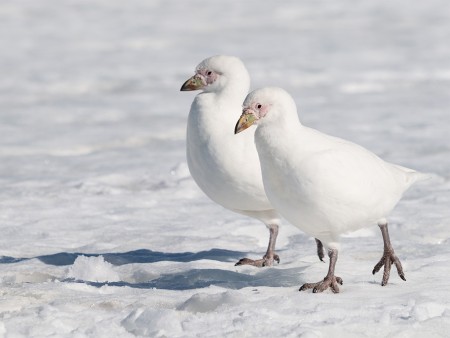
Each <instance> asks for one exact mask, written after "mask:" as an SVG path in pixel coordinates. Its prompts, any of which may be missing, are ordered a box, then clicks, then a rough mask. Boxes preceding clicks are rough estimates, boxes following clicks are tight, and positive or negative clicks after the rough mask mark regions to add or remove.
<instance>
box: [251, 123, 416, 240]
mask: <svg viewBox="0 0 450 338" xmlns="http://www.w3.org/2000/svg"><path fill="white" fill-rule="evenodd" d="M276 130H277V129H276V128H272V130H271V133H272V135H271V138H270V140H271V141H270V142H269V143H267V142H264V141H262V140H261V139H260V140H258V137H257V146H258V149H259V151H260V157H261V162H262V167H263V176H264V184H265V185H266V191H267V195H268V197H269V199H270V200H271V202H272V204H273V205H274V206H275V208H277V209H279V211H280V212H281V214H282V215H283V216H284V217H286V218H287V219H288V220H289V221H290V222H292V223H294V224H295V225H297V226H299V227H300V228H302V229H303V230H304V231H306V232H309V233H312V234H313V235H314V234H316V236H318V237H319V238H320V235H319V233H320V232H323V231H325V229H333V231H334V232H335V233H336V234H339V233H343V232H346V231H351V230H356V229H358V228H360V227H363V226H367V225H368V223H372V222H376V221H377V220H378V219H380V218H382V217H385V216H387V214H388V213H389V212H390V211H391V210H392V209H393V208H394V206H395V205H396V203H397V202H398V201H399V199H400V198H401V196H402V194H403V193H404V191H406V189H407V188H409V186H410V185H411V184H412V183H413V182H414V179H415V177H416V176H417V174H416V173H415V172H414V171H412V170H409V169H406V168H403V167H400V166H396V165H393V164H390V163H387V162H385V161H383V160H382V159H380V158H379V157H378V156H376V155H375V154H373V153H371V152H370V151H368V150H366V149H364V148H363V147H361V146H359V145H357V144H354V143H351V142H349V141H345V140H343V139H339V138H336V137H332V136H329V135H326V134H323V133H321V132H319V131H317V130H314V129H311V128H306V127H303V126H301V125H298V128H296V129H293V128H290V130H284V132H283V133H281V129H280V135H279V137H276V136H275V135H273V133H274V131H275V132H276ZM257 133H258V131H257ZM259 134H261V133H259ZM261 142H262V143H265V144H259V145H258V143H261ZM261 152H262V153H263V155H262V156H261ZM264 153H266V156H264ZM269 153H271V154H269ZM273 154H277V156H278V159H274V155H273Z"/></svg>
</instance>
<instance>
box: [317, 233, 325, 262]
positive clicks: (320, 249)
mask: <svg viewBox="0 0 450 338" xmlns="http://www.w3.org/2000/svg"><path fill="white" fill-rule="evenodd" d="M315 240H316V245H317V256H319V259H320V260H321V261H322V262H324V260H323V258H324V257H325V253H324V252H323V244H322V242H321V241H320V240H319V239H317V238H315Z"/></svg>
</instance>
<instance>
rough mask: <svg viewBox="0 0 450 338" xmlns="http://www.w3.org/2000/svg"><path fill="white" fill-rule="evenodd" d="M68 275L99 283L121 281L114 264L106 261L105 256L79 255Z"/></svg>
mask: <svg viewBox="0 0 450 338" xmlns="http://www.w3.org/2000/svg"><path fill="white" fill-rule="evenodd" d="M67 277H69V278H74V279H75V280H83V281H89V282H97V283H103V282H118V281H120V277H119V275H118V273H117V272H115V271H114V269H113V265H112V264H110V263H108V262H105V259H104V258H103V256H97V257H87V256H78V257H77V259H76V260H75V262H73V265H72V266H71V267H70V268H69V271H68V275H67Z"/></svg>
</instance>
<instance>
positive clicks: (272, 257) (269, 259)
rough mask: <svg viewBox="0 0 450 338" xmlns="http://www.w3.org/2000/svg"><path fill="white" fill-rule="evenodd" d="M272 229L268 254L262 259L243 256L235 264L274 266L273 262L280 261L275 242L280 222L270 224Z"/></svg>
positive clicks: (270, 229) (269, 226)
mask: <svg viewBox="0 0 450 338" xmlns="http://www.w3.org/2000/svg"><path fill="white" fill-rule="evenodd" d="M268 228H269V231H270V237H269V245H268V247H267V251H266V254H265V255H264V256H263V258H262V259H257V260H253V259H250V258H242V259H241V260H239V262H237V263H236V264H235V265H253V266H257V267H263V266H272V265H273V262H274V261H276V262H277V263H280V257H279V256H278V255H277V254H276V253H275V243H276V241H277V236H278V224H269V225H268Z"/></svg>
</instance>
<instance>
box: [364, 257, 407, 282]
mask: <svg viewBox="0 0 450 338" xmlns="http://www.w3.org/2000/svg"><path fill="white" fill-rule="evenodd" d="M392 264H394V265H395V267H396V268H397V273H398V275H399V276H400V278H401V279H403V280H404V281H406V278H405V274H404V272H403V267H402V263H401V262H400V260H399V259H398V257H397V256H396V255H395V253H394V251H388V252H385V253H384V254H383V257H381V259H380V261H379V262H378V263H377V264H376V265H375V267H374V268H373V270H372V274H373V275H374V274H376V273H377V272H378V271H380V269H381V267H383V266H384V271H383V279H382V280H381V286H385V285H386V284H387V283H388V281H389V277H390V273H391V267H392Z"/></svg>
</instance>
